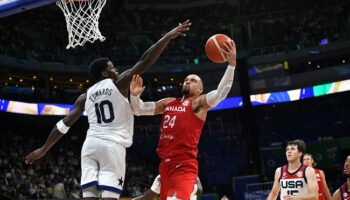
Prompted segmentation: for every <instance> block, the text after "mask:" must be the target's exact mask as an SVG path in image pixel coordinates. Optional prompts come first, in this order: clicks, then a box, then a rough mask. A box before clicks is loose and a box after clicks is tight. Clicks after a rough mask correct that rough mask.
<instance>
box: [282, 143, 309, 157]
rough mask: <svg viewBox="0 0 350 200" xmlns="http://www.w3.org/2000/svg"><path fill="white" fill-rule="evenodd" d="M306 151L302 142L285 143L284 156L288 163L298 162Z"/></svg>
mask: <svg viewBox="0 0 350 200" xmlns="http://www.w3.org/2000/svg"><path fill="white" fill-rule="evenodd" d="M305 150H306V144H305V142H304V141H303V140H299V139H298V140H293V141H289V142H288V143H287V147H286V156H287V160H288V162H290V161H299V162H300V160H301V158H302V157H303V155H304V153H305Z"/></svg>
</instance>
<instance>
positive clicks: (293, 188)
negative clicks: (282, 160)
mask: <svg viewBox="0 0 350 200" xmlns="http://www.w3.org/2000/svg"><path fill="white" fill-rule="evenodd" d="M306 168H307V166H305V165H300V167H299V169H298V170H297V171H295V172H294V173H289V172H288V165H284V166H283V167H281V176H280V179H279V182H280V186H281V194H280V197H281V200H283V197H284V196H287V195H292V196H299V195H305V194H309V190H308V186H307V179H306V176H305V171H306Z"/></svg>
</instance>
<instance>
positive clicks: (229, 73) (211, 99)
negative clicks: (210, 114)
mask: <svg viewBox="0 0 350 200" xmlns="http://www.w3.org/2000/svg"><path fill="white" fill-rule="evenodd" d="M224 45H225V48H226V49H225V50H224V49H221V51H222V52H223V53H224V55H226V57H227V61H228V66H227V68H226V71H225V74H224V76H223V77H222V79H221V81H220V83H219V85H218V87H217V89H216V90H213V91H211V92H209V93H208V94H204V95H201V96H200V97H199V101H200V105H201V106H202V108H204V109H206V110H209V109H210V108H212V107H215V106H216V105H217V104H219V103H220V102H221V101H222V100H224V99H225V98H226V97H227V95H228V93H229V92H230V90H231V87H232V83H233V78H234V75H235V68H236V64H237V61H236V57H237V55H236V45H235V43H234V42H233V41H232V40H231V42H226V43H224Z"/></svg>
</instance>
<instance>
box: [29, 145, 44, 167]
mask: <svg viewBox="0 0 350 200" xmlns="http://www.w3.org/2000/svg"><path fill="white" fill-rule="evenodd" d="M45 154H46V152H45V151H44V150H43V149H41V148H40V149H37V150H35V151H33V152H32V153H30V154H29V155H27V156H26V158H25V162H26V164H29V165H31V164H33V163H34V162H35V161H37V160H38V159H40V158H42V157H44V156H45Z"/></svg>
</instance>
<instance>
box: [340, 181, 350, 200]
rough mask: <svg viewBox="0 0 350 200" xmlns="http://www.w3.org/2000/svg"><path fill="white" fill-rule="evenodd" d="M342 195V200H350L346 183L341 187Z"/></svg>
mask: <svg viewBox="0 0 350 200" xmlns="http://www.w3.org/2000/svg"><path fill="white" fill-rule="evenodd" d="M340 195H341V200H350V192H349V188H348V187H347V185H346V182H345V183H344V184H343V185H342V186H341V187H340Z"/></svg>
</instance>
